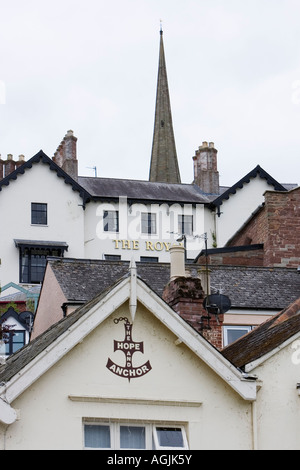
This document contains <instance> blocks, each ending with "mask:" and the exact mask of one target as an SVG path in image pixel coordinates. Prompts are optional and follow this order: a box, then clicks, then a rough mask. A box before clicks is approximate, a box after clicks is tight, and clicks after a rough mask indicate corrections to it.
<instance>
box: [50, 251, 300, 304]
mask: <svg viewBox="0 0 300 470" xmlns="http://www.w3.org/2000/svg"><path fill="white" fill-rule="evenodd" d="M48 263H49V264H50V266H51V268H52V270H53V272H54V275H55V277H56V279H57V281H58V283H59V284H60V286H61V288H62V290H63V292H64V295H65V297H66V298H67V299H68V300H69V301H80V302H87V301H89V300H90V299H92V298H93V297H94V296H95V295H97V294H98V293H100V292H101V291H103V290H104V289H106V288H108V287H109V286H110V285H111V284H113V283H114V282H116V280H117V279H119V278H120V277H122V276H123V275H125V273H126V272H127V271H128V266H129V262H126V261H105V260H84V259H73V258H49V260H48ZM136 265H137V273H138V275H139V276H140V277H141V279H143V280H144V281H145V282H146V284H148V285H149V286H150V287H151V289H152V290H153V291H154V292H156V293H157V294H158V295H159V296H162V293H163V289H164V287H165V286H166V285H167V283H168V282H169V280H170V264H169V263H140V262H137V263H136ZM200 268H201V267H200V266H199V265H197V264H188V265H187V269H189V270H190V274H191V276H193V277H196V276H197V275H198V270H199V269H200ZM209 268H210V270H211V290H212V292H213V293H216V292H220V293H221V294H224V295H227V296H228V297H229V298H230V300H231V305H232V308H241V309H267V310H282V309H283V308H285V307H286V306H287V305H289V304H290V303H292V302H294V301H295V300H296V299H297V298H298V297H299V296H300V274H298V273H297V269H294V268H265V267H247V266H241V267H236V266H210V267H209Z"/></svg>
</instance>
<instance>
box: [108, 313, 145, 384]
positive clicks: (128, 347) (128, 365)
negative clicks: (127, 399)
mask: <svg viewBox="0 0 300 470" xmlns="http://www.w3.org/2000/svg"><path fill="white" fill-rule="evenodd" d="M120 321H124V322H125V323H124V327H125V339H124V341H117V340H114V352H116V351H123V353H124V354H125V357H126V360H125V366H119V365H118V364H115V363H114V362H113V361H112V360H111V359H110V358H108V360H107V364H106V367H107V368H108V370H110V371H111V372H112V373H113V374H116V375H118V376H119V377H124V378H126V379H128V381H129V382H130V379H134V378H138V377H142V376H143V375H145V374H147V373H148V372H149V371H150V370H151V369H152V367H151V364H150V362H149V361H147V362H146V363H145V364H143V365H142V366H139V367H133V365H132V356H133V354H134V353H135V352H140V353H144V343H143V342H136V341H133V339H132V326H133V325H132V324H131V323H130V322H129V320H128V318H126V317H121V318H116V319H115V320H114V323H116V324H117V323H119V322H120Z"/></svg>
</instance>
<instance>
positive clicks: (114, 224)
mask: <svg viewBox="0 0 300 470" xmlns="http://www.w3.org/2000/svg"><path fill="white" fill-rule="evenodd" d="M103 229H104V232H119V212H118V211H104V212H103Z"/></svg>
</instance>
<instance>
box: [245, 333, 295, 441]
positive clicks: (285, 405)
mask: <svg viewBox="0 0 300 470" xmlns="http://www.w3.org/2000/svg"><path fill="white" fill-rule="evenodd" d="M249 370H250V373H251V374H257V375H258V377H259V379H260V381H261V382H262V387H261V389H260V390H259V391H258V393H257V413H256V420H257V433H258V449H267V450H299V449H300V396H299V391H298V390H297V388H296V385H297V383H299V382H300V380H299V377H300V340H299V335H298V339H295V340H293V341H291V342H289V343H288V344H286V346H285V347H283V348H282V349H281V350H279V351H278V352H277V353H276V354H274V355H273V356H271V357H270V358H269V359H267V360H266V361H264V362H263V363H262V364H259V365H257V366H256V367H254V368H253V367H251V368H249Z"/></svg>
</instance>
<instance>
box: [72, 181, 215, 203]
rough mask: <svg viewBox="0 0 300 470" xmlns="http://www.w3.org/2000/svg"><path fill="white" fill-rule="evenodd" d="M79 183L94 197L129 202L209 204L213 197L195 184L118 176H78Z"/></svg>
mask: <svg viewBox="0 0 300 470" xmlns="http://www.w3.org/2000/svg"><path fill="white" fill-rule="evenodd" d="M78 182H79V184H80V185H81V186H82V187H83V188H85V189H86V191H87V192H88V193H89V194H91V196H92V197H93V198H94V199H106V200H107V199H111V200H117V199H118V198H119V197H120V196H123V197H126V198H127V199H128V201H129V202H145V203H147V202H149V201H150V202H152V201H156V202H158V203H160V204H162V203H194V204H203V203H204V204H208V203H210V202H211V201H212V199H213V198H212V197H211V196H209V195H208V194H205V193H204V192H203V191H201V189H200V188H199V187H198V186H197V185H195V184H179V183H178V184H177V183H158V182H152V181H141V180H126V179H118V178H93V177H85V176H79V177H78Z"/></svg>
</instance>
